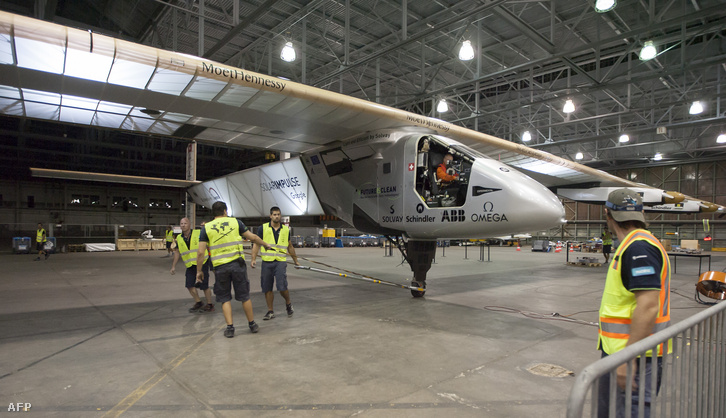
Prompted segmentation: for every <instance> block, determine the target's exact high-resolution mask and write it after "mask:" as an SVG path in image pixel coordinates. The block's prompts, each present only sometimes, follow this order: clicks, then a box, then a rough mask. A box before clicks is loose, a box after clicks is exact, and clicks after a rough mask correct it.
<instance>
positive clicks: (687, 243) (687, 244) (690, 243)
mask: <svg viewBox="0 0 726 418" xmlns="http://www.w3.org/2000/svg"><path fill="white" fill-rule="evenodd" d="M681 249H683V250H700V249H701V244H699V243H698V240H697V239H682V240H681Z"/></svg>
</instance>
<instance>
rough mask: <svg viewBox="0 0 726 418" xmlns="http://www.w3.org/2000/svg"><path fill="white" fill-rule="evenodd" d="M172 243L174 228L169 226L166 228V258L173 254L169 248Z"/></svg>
mask: <svg viewBox="0 0 726 418" xmlns="http://www.w3.org/2000/svg"><path fill="white" fill-rule="evenodd" d="M173 242H174V226H172V225H169V226H167V227H166V256H167V257H170V256H171V255H172V253H173V252H174V249H173V248H171V244H172V243H173Z"/></svg>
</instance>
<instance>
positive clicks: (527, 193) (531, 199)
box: [513, 175, 565, 229]
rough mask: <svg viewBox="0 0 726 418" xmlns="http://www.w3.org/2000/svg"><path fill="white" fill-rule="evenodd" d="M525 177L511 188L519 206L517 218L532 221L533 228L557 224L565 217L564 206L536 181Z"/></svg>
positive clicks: (551, 226) (543, 227) (522, 220)
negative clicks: (515, 186) (518, 184)
mask: <svg viewBox="0 0 726 418" xmlns="http://www.w3.org/2000/svg"><path fill="white" fill-rule="evenodd" d="M522 177H524V178H525V179H526V181H523V182H522V183H521V184H520V186H518V187H517V188H515V189H514V190H513V193H514V196H513V197H514V200H515V201H516V202H517V203H516V205H517V207H518V208H519V212H520V215H519V220H520V221H521V222H523V223H527V222H529V221H531V222H532V224H533V225H532V228H533V229H546V228H553V227H556V226H559V225H561V224H562V223H563V221H564V219H565V208H564V207H563V206H562V202H560V199H559V198H558V197H557V196H556V195H555V194H554V193H552V192H551V191H550V190H549V189H547V188H546V187H544V186H543V185H542V184H540V183H538V182H537V181H535V180H533V179H531V178H529V177H527V176H524V175H522Z"/></svg>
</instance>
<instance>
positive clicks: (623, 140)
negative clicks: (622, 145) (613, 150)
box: [618, 134, 630, 142]
mask: <svg viewBox="0 0 726 418" xmlns="http://www.w3.org/2000/svg"><path fill="white" fill-rule="evenodd" d="M618 141H619V142H628V141H630V137H629V136H628V135H627V134H622V135H620V138H619V139H618Z"/></svg>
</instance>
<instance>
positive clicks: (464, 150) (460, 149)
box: [451, 145, 489, 161]
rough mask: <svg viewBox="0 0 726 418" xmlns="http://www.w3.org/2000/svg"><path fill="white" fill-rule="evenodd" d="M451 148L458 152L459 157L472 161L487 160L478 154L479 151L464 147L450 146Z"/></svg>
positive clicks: (484, 156)
mask: <svg viewBox="0 0 726 418" xmlns="http://www.w3.org/2000/svg"><path fill="white" fill-rule="evenodd" d="M451 148H453V149H455V150H456V151H458V152H460V153H461V155H465V156H468V157H469V159H471V160H472V161H473V160H474V159H475V158H489V157H487V156H486V155H484V154H482V153H481V152H479V151H477V150H475V149H472V148H469V147H467V146H466V145H452V146H451Z"/></svg>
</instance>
